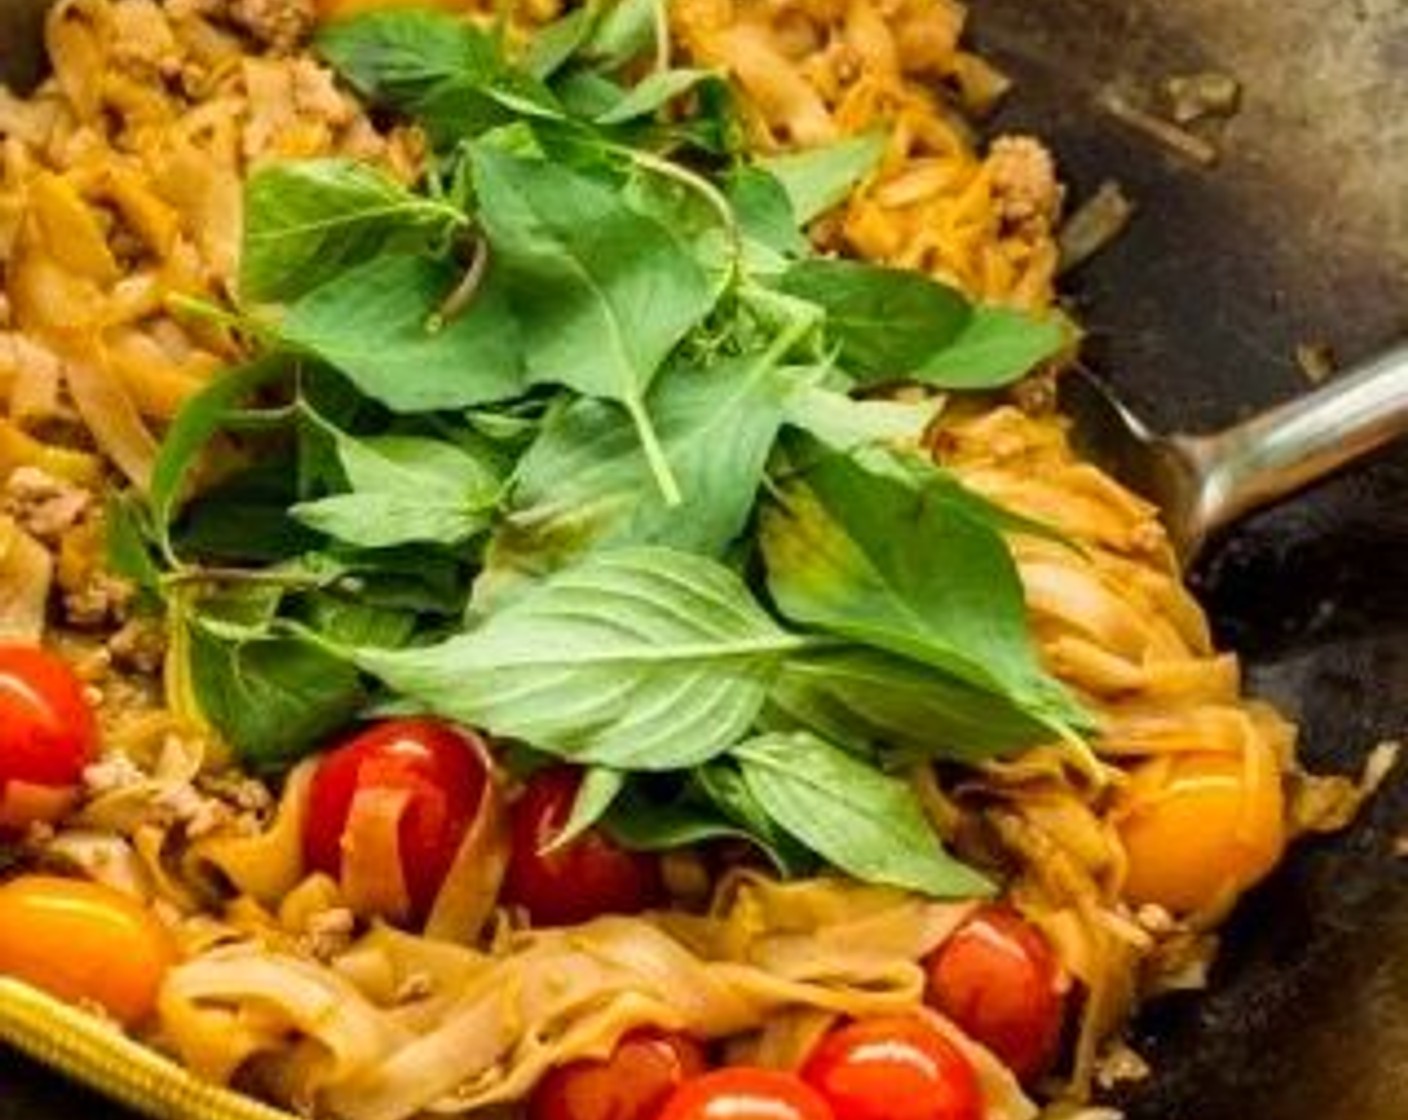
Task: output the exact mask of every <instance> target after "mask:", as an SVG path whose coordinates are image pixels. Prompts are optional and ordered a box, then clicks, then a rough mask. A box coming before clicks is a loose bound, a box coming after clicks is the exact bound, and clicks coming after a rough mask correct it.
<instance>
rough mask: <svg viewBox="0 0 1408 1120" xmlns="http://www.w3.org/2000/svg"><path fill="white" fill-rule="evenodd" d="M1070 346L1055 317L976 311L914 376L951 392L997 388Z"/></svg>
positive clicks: (1003, 309) (985, 309)
mask: <svg viewBox="0 0 1408 1120" xmlns="http://www.w3.org/2000/svg"><path fill="white" fill-rule="evenodd" d="M1067 343H1068V339H1067V335H1066V331H1065V330H1064V329H1063V328H1062V326H1061V323H1060V320H1058V319H1056V318H1054V317H1048V318H1045V319H1037V318H1034V317H1032V316H1031V315H1027V314H1024V313H1023V312H1020V311H1013V310H1011V309H1010V308H1006V307H976V308H974V309H973V314H972V317H971V318H970V319H969V320H968V322H967V323H966V324H965V325H964V327H963V329H962V330H961V331H959V333H958V335H957V336H956V337H955V338H954V339H952V340H951V341H950V342H949V343H948V345H946V346H945V347H943V348H942V349H940V350H939V351H937V352H936V353H934V354H932V355H931V356H930V357H929V358H927V359H926V360H925V361H924V362H923V364H922V365H920V366H919V367H918V368H916V369H914V370H911V371H910V375H911V376H912V377H913V378H914V379H915V380H916V381H924V382H927V383H928V384H930V385H938V386H941V387H942V388H946V389H995V388H997V387H998V386H1001V385H1010V384H1011V383H1012V382H1013V381H1016V380H1018V379H1019V378H1021V377H1023V376H1024V375H1025V374H1028V373H1030V372H1031V371H1032V370H1033V369H1035V368H1036V367H1037V366H1038V365H1040V364H1041V363H1042V362H1044V361H1046V360H1047V359H1048V358H1051V357H1054V356H1055V355H1056V354H1059V353H1060V352H1061V350H1062V349H1064V348H1065V346H1066V345H1067Z"/></svg>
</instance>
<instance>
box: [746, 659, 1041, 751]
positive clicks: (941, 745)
mask: <svg viewBox="0 0 1408 1120" xmlns="http://www.w3.org/2000/svg"><path fill="white" fill-rule="evenodd" d="M769 702H770V705H771V708H772V715H771V717H770V719H771V721H772V722H777V717H778V716H783V717H785V720H783V722H784V723H786V724H790V725H793V726H799V727H802V728H805V729H806V730H809V731H812V732H814V733H815V734H817V735H819V736H821V737H822V738H824V739H826V740H828V741H830V742H834V743H839V744H841V745H843V746H845V747H846V748H847V749H848V750H851V751H854V752H859V753H875V752H877V751H881V750H884V751H889V752H898V754H900V755H902V756H903V757H905V758H950V759H958V760H960V761H963V762H980V761H982V760H984V759H987V758H992V757H994V756H998V755H1003V754H1007V753H1010V752H1011V751H1014V750H1018V749H1021V748H1025V747H1030V746H1035V745H1037V744H1038V743H1041V742H1045V741H1048V740H1049V739H1050V738H1051V731H1050V729H1049V728H1048V727H1047V726H1046V725H1045V724H1043V723H1042V722H1040V721H1039V720H1036V719H1034V718H1032V717H1031V716H1030V715H1028V714H1027V713H1026V712H1024V711H1023V710H1022V709H1021V708H1020V707H1019V706H1018V705H1016V704H1014V703H1013V702H1012V701H1011V700H1010V699H1009V698H1008V697H1006V696H1003V695H1000V694H998V693H995V692H993V691H991V690H989V689H984V688H976V687H974V686H973V685H971V684H968V683H966V682H964V681H962V680H960V679H958V678H957V677H954V676H951V675H949V674H947V673H941V672H939V671H938V670H936V669H932V668H930V667H929V666H927V665H923V664H921V663H919V662H917V661H910V660H907V659H905V658H900V657H894V656H891V655H890V654H886V653H881V652H880V651H879V650H874V649H866V648H864V647H852V648H849V649H837V650H818V651H816V652H812V653H806V654H803V655H801V656H799V657H793V658H789V659H788V661H787V663H786V664H785V665H784V666H783V669H782V672H781V673H779V674H778V677H777V680H776V681H775V682H774V684H773V688H772V692H771V694H770V696H769Z"/></svg>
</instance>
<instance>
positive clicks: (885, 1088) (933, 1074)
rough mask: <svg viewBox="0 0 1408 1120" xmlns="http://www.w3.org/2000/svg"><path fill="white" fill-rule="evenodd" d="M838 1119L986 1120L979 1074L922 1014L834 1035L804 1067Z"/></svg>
mask: <svg viewBox="0 0 1408 1120" xmlns="http://www.w3.org/2000/svg"><path fill="white" fill-rule="evenodd" d="M802 1079H803V1080H804V1081H806V1082H807V1084H808V1085H811V1086H812V1088H814V1089H816V1091H817V1092H818V1093H820V1094H821V1095H822V1096H823V1097H825V1098H826V1101H827V1103H828V1104H829V1105H830V1106H831V1109H832V1111H833V1112H834V1113H835V1114H836V1120H981V1118H982V1115H983V1095H982V1091H981V1090H980V1089H979V1088H978V1075H977V1074H976V1073H974V1072H973V1067H972V1065H971V1064H969V1061H968V1059H967V1058H966V1057H965V1056H964V1055H963V1053H962V1051H960V1050H959V1049H958V1047H956V1046H955V1045H954V1044H953V1043H952V1042H950V1041H949V1040H948V1039H947V1038H945V1037H944V1036H943V1035H942V1034H941V1033H940V1032H939V1030H938V1029H937V1028H936V1027H933V1026H931V1025H930V1024H928V1023H926V1022H925V1021H924V1020H923V1019H921V1018H919V1017H918V1016H914V1015H894V1016H888V1017H884V1018H879V1019H865V1020H862V1021H861V1022H857V1023H851V1024H849V1025H847V1026H844V1027H840V1028H838V1029H837V1030H834V1031H832V1032H831V1033H830V1034H829V1035H827V1036H826V1037H825V1038H823V1039H822V1040H821V1042H820V1043H818V1044H817V1047H816V1049H815V1050H813V1051H812V1053H811V1056H810V1057H809V1058H808V1059H807V1061H806V1064H805V1065H804V1066H803V1067H802Z"/></svg>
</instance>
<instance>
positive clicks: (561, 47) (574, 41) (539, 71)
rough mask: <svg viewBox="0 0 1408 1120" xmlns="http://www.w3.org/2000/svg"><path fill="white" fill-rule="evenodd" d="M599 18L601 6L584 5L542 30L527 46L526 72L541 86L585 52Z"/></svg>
mask: <svg viewBox="0 0 1408 1120" xmlns="http://www.w3.org/2000/svg"><path fill="white" fill-rule="evenodd" d="M599 15H600V12H599V11H598V5H596V4H592V3H588V4H583V5H582V6H581V7H579V8H574V9H572V11H570V12H568V13H567V14H566V15H564V16H561V17H559V18H558V19H555V20H553V21H552V22H551V23H549V24H546V25H544V26H543V27H540V28H539V29H538V30H537V31H536V32H534V34H533V38H532V39H531V40H530V41H529V43H528V50H527V52H526V54H525V55H524V57H523V68H524V69H525V70H527V71H528V73H530V74H532V75H533V77H535V78H537V79H538V80H539V81H540V82H544V81H547V80H548V79H549V78H550V77H552V76H553V75H554V74H555V73H557V72H558V71H559V70H561V69H562V67H564V66H565V65H567V63H568V62H569V61H570V60H571V58H572V56H573V55H574V54H576V53H577V52H578V51H579V50H580V49H581V48H582V45H583V44H584V43H585V42H586V41H587V39H588V38H589V37H590V36H591V33H592V30H593V28H594V27H595V26H596V22H597V18H598V16H599Z"/></svg>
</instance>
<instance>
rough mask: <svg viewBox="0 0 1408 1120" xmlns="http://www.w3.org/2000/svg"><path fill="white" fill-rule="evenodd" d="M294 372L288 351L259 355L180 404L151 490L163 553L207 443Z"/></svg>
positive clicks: (155, 467)
mask: <svg viewBox="0 0 1408 1120" xmlns="http://www.w3.org/2000/svg"><path fill="white" fill-rule="evenodd" d="M290 370H291V366H290V363H289V360H288V358H287V357H286V356H284V355H272V356H269V357H265V358H260V359H259V360H257V361H254V362H251V363H249V364H248V365H244V366H241V367H239V368H237V369H234V370H230V371H227V372H225V373H223V374H221V375H220V376H219V377H217V378H215V379H214V380H212V381H211V382H210V384H209V385H207V386H206V387H205V388H203V389H201V390H200V391H199V392H198V393H196V394H195V395H194V396H192V397H191V398H190V399H189V400H188V401H186V403H185V404H184V405H182V406H181V411H180V412H178V413H177V414H176V419H175V420H173V421H172V422H171V426H170V427H169V428H167V429H166V437H165V438H164V439H163V440H162V442H161V447H160V448H159V449H158V450H157V456H156V463H155V464H154V465H153V467H152V477H151V484H150V486H149V488H148V491H147V495H148V500H149V501H150V502H151V507H152V528H153V532H154V533H155V534H156V536H157V539H158V542H159V543H160V544H161V545H162V547H163V550H164V551H166V552H167V553H170V536H169V530H170V526H171V522H172V519H173V518H174V517H175V515H176V509H177V506H178V504H179V503H180V500H181V497H182V494H183V491H184V488H185V485H186V479H187V477H188V476H189V474H190V472H191V470H192V468H193V467H194V466H195V465H196V462H197V461H198V460H199V458H200V453H201V452H202V451H204V450H205V446H206V444H207V443H209V442H210V439H211V437H212V436H214V435H215V434H216V433H217V432H219V431H222V430H223V429H225V428H226V427H227V426H228V425H229V424H230V421H231V417H232V415H233V414H234V413H236V412H237V411H238V406H239V405H240V404H241V403H243V402H244V401H246V400H248V399H249V397H250V396H251V395H253V394H254V393H255V392H256V391H257V390H259V389H261V388H263V387H264V386H266V385H269V384H271V383H273V382H275V381H278V380H281V379H283V378H285V377H287V376H288V375H289V373H290Z"/></svg>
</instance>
